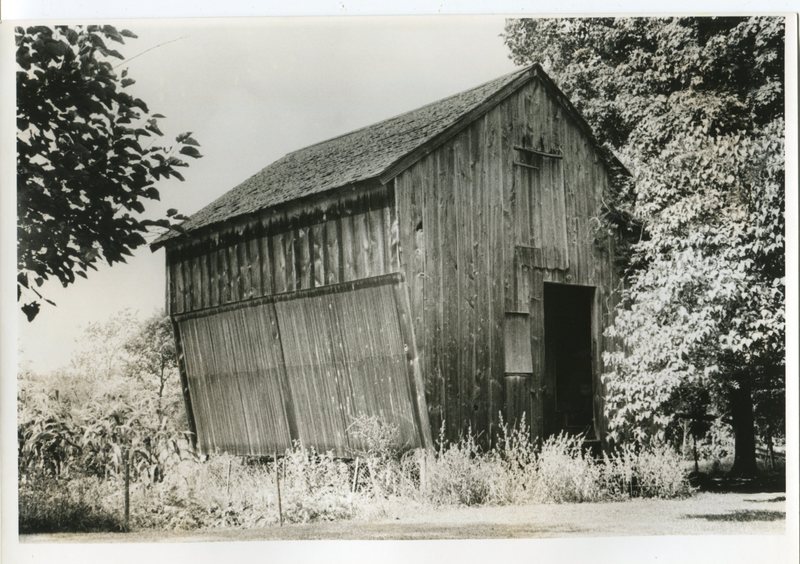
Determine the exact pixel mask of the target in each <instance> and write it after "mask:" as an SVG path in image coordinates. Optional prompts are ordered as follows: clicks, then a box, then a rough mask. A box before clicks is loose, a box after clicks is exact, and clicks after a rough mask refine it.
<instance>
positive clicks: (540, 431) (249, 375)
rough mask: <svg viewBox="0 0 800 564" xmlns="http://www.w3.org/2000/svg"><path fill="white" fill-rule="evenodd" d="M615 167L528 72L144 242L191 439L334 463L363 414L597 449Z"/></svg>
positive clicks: (352, 443) (299, 162) (312, 159)
mask: <svg viewBox="0 0 800 564" xmlns="http://www.w3.org/2000/svg"><path fill="white" fill-rule="evenodd" d="M620 169H621V165H620V164H619V162H618V161H616V160H615V159H614V157H613V156H610V155H609V154H607V153H606V152H604V151H603V150H602V149H601V148H600V147H599V146H598V144H597V143H596V141H595V139H594V137H593V135H592V133H591V131H590V128H589V127H588V125H587V124H586V122H585V121H584V120H583V118H582V117H581V116H580V115H579V114H578V112H577V111H576V110H575V108H574V107H573V106H572V104H571V103H570V102H569V101H568V100H567V99H566V97H565V96H564V95H563V94H562V93H561V92H560V91H559V89H558V88H557V87H556V86H555V84H554V83H553V82H552V81H551V80H550V78H548V76H547V75H546V74H545V73H544V72H543V70H542V69H541V67H539V66H538V65H534V66H532V67H528V68H525V69H522V70H519V71H517V72H514V73H512V74H509V75H506V76H503V77H501V78H498V79H496V80H493V81H491V82H488V83H486V84H483V85H481V86H478V87H476V88H473V89H472V90H468V91H466V92H462V93H459V94H456V95H454V96H451V97H449V98H446V99H443V100H440V101H437V102H434V103H432V104H429V105H427V106H424V107H422V108H419V109H417V110H414V111H411V112H408V113H405V114H402V115H399V116H397V117H394V118H391V119H388V120H386V121H383V122H380V123H377V124H375V125H371V126H368V127H365V128H362V129H359V130H357V131H354V132H352V133H348V134H345V135H342V136H340V137H336V138H334V139H330V140H327V141H323V142H321V143H318V144H316V145H312V146H310V147H306V148H304V149H301V150H299V151H295V152H293V153H290V154H288V155H286V156H285V157H283V158H281V159H279V160H278V161H276V162H274V163H272V164H271V165H269V166H267V167H266V168H264V169H263V170H261V171H260V172H258V173H257V174H255V175H254V176H252V177H250V178H248V179H247V180H245V181H244V182H243V183H241V184H240V185H239V186H237V187H235V188H234V189H233V190H231V191H229V192H228V193H226V194H225V195H223V196H222V197H220V198H219V199H217V200H216V201H214V202H213V203H211V204H209V205H208V206H206V207H205V208H203V209H202V210H200V211H199V212H197V213H196V214H194V215H193V216H192V217H190V218H189V219H188V220H187V221H186V222H185V223H184V224H183V228H184V232H183V233H178V232H176V231H172V232H170V233H167V234H165V235H164V236H162V237H161V238H160V239H158V240H157V241H156V242H155V243H154V244H153V247H154V248H158V247H161V246H163V247H165V248H166V266H167V268H166V270H167V293H168V298H167V307H168V311H169V314H170V315H171V317H172V319H173V321H174V328H175V336H176V338H177V342H178V346H179V350H180V358H181V377H182V384H183V389H184V397H185V399H186V408H187V412H188V417H189V422H190V427H191V429H192V430H193V431H195V433H196V438H197V444H198V447H199V449H200V450H201V451H203V452H211V451H215V450H221V451H227V452H231V453H236V454H271V453H273V452H275V451H283V450H284V449H285V448H286V447H288V446H289V445H290V444H291V443H292V441H294V440H299V441H302V442H303V443H304V444H306V445H313V446H315V447H317V448H319V449H323V450H327V449H332V450H334V451H335V452H336V453H338V454H347V453H348V452H350V451H351V450H352V449H353V448H356V447H358V446H359V445H357V444H356V443H357V436H354V433H353V427H352V425H353V422H354V421H355V420H356V419H358V418H359V417H361V416H380V417H382V418H383V419H384V420H386V421H389V422H392V423H394V424H396V425H397V426H398V427H399V429H400V431H401V435H402V440H403V441H404V442H406V443H407V444H408V445H410V446H430V445H431V444H432V436H435V435H436V434H437V433H438V431H439V429H440V426H441V425H444V428H445V430H446V434H447V435H448V436H449V437H450V438H456V437H458V435H459V434H461V433H463V432H464V431H465V430H466V429H467V428H468V427H471V429H472V431H473V432H475V433H478V434H480V437H482V440H488V441H491V440H492V437H494V435H495V434H496V430H497V425H498V423H499V422H500V417H501V414H502V417H503V418H504V419H505V421H511V422H516V421H519V420H520V418H521V417H522V414H523V413H524V414H526V421H527V422H528V424H529V425H530V426H531V430H532V432H533V434H534V435H535V436H545V435H548V434H551V433H555V432H558V431H560V430H565V431H568V432H586V433H587V435H588V437H589V438H590V439H595V440H599V439H601V438H602V437H603V436H604V426H605V424H604V418H603V387H602V384H601V382H600V379H599V374H600V372H601V362H602V357H601V353H602V351H603V350H604V348H605V347H606V346H608V343H606V339H605V338H604V337H603V330H604V328H605V327H606V326H607V325H608V323H609V321H610V316H611V315H612V311H613V305H614V299H615V298H614V289H615V287H616V284H617V281H618V277H617V274H616V273H615V269H614V247H613V241H612V240H611V239H609V238H606V237H601V236H598V232H599V230H598V217H599V215H600V213H601V210H602V205H603V201H604V195H607V194H608V192H609V191H610V190H611V178H612V176H613V175H614V174H616V173H617V172H618V171H619V170H620Z"/></svg>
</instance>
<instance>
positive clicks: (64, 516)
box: [18, 475, 124, 533]
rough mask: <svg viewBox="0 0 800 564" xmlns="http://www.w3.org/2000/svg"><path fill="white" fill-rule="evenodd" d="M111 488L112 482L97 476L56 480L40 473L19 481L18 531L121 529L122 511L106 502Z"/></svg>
mask: <svg viewBox="0 0 800 564" xmlns="http://www.w3.org/2000/svg"><path fill="white" fill-rule="evenodd" d="M113 491H114V487H113V484H110V483H108V482H106V481H103V480H99V479H97V478H72V479H70V480H57V479H55V478H52V477H50V476H44V475H42V476H40V479H37V480H32V481H27V480H26V481H22V482H20V486H19V516H18V519H19V532H20V533H57V532H66V531H69V532H95V531H121V530H123V528H124V524H123V522H122V519H121V518H120V515H121V514H116V513H114V512H113V510H111V509H110V508H109V507H108V505H107V502H108V500H109V498H111V497H112V496H113ZM120 507H121V506H120Z"/></svg>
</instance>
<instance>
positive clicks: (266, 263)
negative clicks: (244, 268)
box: [258, 233, 275, 296]
mask: <svg viewBox="0 0 800 564" xmlns="http://www.w3.org/2000/svg"><path fill="white" fill-rule="evenodd" d="M258 256H259V257H260V258H261V264H260V266H261V295H262V296H269V295H271V294H274V293H275V288H274V278H273V271H274V262H275V256H274V255H273V252H272V237H270V236H269V235H268V234H266V233H264V234H263V235H261V237H259V238H258Z"/></svg>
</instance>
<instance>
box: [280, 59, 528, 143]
mask: <svg viewBox="0 0 800 564" xmlns="http://www.w3.org/2000/svg"><path fill="white" fill-rule="evenodd" d="M534 66H535V65H528V66H526V67H522V68H519V69H516V70H514V71H511V72H508V73H506V74H504V75H501V76H498V77H495V78H493V79H491V80H487V81H486V82H482V83H481V84H478V85H477V86H473V87H472V88H467V89H465V90H461V91H459V92H456V93H455V94H450V95H449V96H445V97H444V98H439V99H438V100H433V101H432V102H428V103H427V104H424V105H422V106H417V107H416V108H412V109H410V110H407V111H405V112H401V113H399V114H395V115H393V116H391V117H388V118H385V119H381V120H378V121H375V122H372V123H369V124H367V125H364V126H362V127H359V128H357V129H352V130H350V131H347V132H345V133H342V134H340V135H336V136H335V137H329V138H328V139H323V140H321V141H317V142H316V143H311V144H310V145H305V146H303V147H300V148H298V149H295V150H294V151H290V152H288V153H286V154H285V155H284V157H289V156H291V155H293V154H295V153H299V152H300V151H305V150H307V149H311V148H312V147H316V146H318V145H324V144H325V143H328V142H330V141H336V140H337V139H341V138H343V137H347V136H348V135H354V134H356V133H358V132H360V131H364V130H366V129H371V128H373V127H375V126H376V125H380V124H382V123H386V122H390V121H392V120H395V119H399V118H401V117H403V116H407V115H409V114H413V113H416V112H419V111H422V110H424V109H425V108H428V107H430V106H435V105H437V104H441V103H443V102H447V101H448V100H452V99H453V98H456V97H458V96H462V95H464V94H467V93H469V92H474V91H475V90H480V89H481V88H483V87H485V86H488V85H489V84H492V83H493V82H501V81H503V80H504V79H507V78H508V77H510V76H512V75H515V74H522V73H523V72H525V71H527V70H530V69H531V68H532V67H534ZM281 158H283V157H281Z"/></svg>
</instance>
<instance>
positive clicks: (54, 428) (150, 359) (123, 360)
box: [18, 310, 187, 481]
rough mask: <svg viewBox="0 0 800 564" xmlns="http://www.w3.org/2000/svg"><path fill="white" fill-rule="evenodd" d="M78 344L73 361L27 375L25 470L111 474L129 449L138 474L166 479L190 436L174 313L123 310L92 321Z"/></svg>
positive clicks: (21, 416) (22, 410)
mask: <svg viewBox="0 0 800 564" xmlns="http://www.w3.org/2000/svg"><path fill="white" fill-rule="evenodd" d="M79 345H80V346H79V349H78V350H77V352H76V353H75V355H74V357H73V359H72V362H71V363H70V366H69V367H67V368H65V369H63V370H60V371H57V372H54V373H51V374H47V375H36V374H32V373H23V374H21V375H20V394H19V402H18V423H19V424H18V442H19V453H20V468H21V474H24V473H27V472H29V471H33V470H35V469H43V470H45V471H46V473H48V474H49V475H51V476H55V477H58V476H60V475H61V474H62V473H63V472H64V471H66V472H69V470H70V468H71V469H73V470H74V471H75V472H79V473H84V474H88V475H96V476H102V477H109V476H111V475H119V473H120V472H122V470H123V468H124V465H125V460H126V459H127V456H128V453H130V461H131V464H132V471H133V474H134V476H136V477H141V476H146V477H147V478H148V479H149V480H150V481H160V480H161V479H163V477H164V475H165V472H166V471H167V469H168V467H169V466H170V464H172V463H173V462H175V461H176V458H178V457H179V456H180V453H181V452H182V451H183V447H184V446H186V444H187V442H186V438H187V431H186V419H185V417H184V416H183V401H182V396H181V391H180V390H181V388H180V381H179V377H178V367H177V357H176V354H175V344H174V339H173V336H172V332H171V330H170V325H169V321H168V318H167V317H166V316H164V315H163V314H156V315H153V316H151V317H149V318H147V319H144V320H142V319H140V318H139V317H138V316H137V315H135V314H134V313H133V312H131V311H127V310H125V311H121V312H118V313H117V314H115V315H114V316H112V317H111V318H109V319H108V320H107V321H105V322H102V323H93V324H90V325H88V326H87V327H86V328H85V330H84V332H83V333H82V334H81V336H80V338H79Z"/></svg>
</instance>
